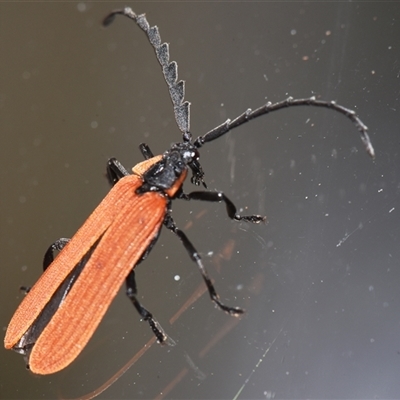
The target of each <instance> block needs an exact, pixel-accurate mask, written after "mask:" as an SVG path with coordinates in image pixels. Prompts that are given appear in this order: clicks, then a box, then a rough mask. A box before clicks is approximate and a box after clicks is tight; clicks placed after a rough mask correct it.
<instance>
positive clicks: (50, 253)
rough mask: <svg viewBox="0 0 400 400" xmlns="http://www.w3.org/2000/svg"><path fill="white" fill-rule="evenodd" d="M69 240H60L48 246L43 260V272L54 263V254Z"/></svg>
mask: <svg viewBox="0 0 400 400" xmlns="http://www.w3.org/2000/svg"><path fill="white" fill-rule="evenodd" d="M70 240H71V239H67V238H60V239H58V240H56V241H55V242H54V243H53V244H51V245H50V246H49V248H48V249H47V251H46V253H45V254H44V258H43V271H46V269H47V267H48V266H49V265H50V264H51V263H52V262H53V261H54V252H55V251H61V250H62V249H63V248H64V247H65V246H66V244H67V243H68V242H69V241H70Z"/></svg>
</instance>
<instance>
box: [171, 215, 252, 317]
mask: <svg viewBox="0 0 400 400" xmlns="http://www.w3.org/2000/svg"><path fill="white" fill-rule="evenodd" d="M164 225H165V226H166V227H167V228H168V229H169V230H171V231H172V232H173V233H175V235H176V236H178V238H179V239H180V240H181V241H182V243H183V245H184V246H185V249H186V250H187V252H188V253H189V256H190V258H191V259H192V260H193V261H194V262H195V263H196V264H197V267H198V268H199V270H200V273H201V275H202V277H203V279H204V282H205V283H206V285H207V289H208V293H209V294H210V297H211V300H212V301H213V302H214V303H215V304H216V305H217V306H218V307H219V308H220V309H221V310H223V311H225V312H226V313H228V314H230V315H233V316H235V317H237V316H239V315H240V314H243V313H244V310H242V309H241V308H238V307H229V306H226V305H225V304H223V303H221V301H220V300H219V296H218V294H217V292H216V291H215V288H214V285H213V284H212V282H211V279H210V277H209V276H208V273H207V270H206V268H205V267H204V265H203V262H202V261H201V257H200V255H199V253H198V252H197V250H196V249H195V248H194V246H193V245H192V243H190V240H189V239H188V238H187V236H186V235H185V234H184V233H183V232H182V231H181V230H180V229H179V228H177V226H176V225H175V221H174V220H173V219H172V217H171V216H170V215H167V216H166V217H165V220H164Z"/></svg>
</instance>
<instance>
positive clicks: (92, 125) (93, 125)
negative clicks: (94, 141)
mask: <svg viewBox="0 0 400 400" xmlns="http://www.w3.org/2000/svg"><path fill="white" fill-rule="evenodd" d="M98 126H99V124H98V123H97V121H92V122H91V123H90V127H91V128H93V129H96V128H97V127H98Z"/></svg>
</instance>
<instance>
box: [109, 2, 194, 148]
mask: <svg viewBox="0 0 400 400" xmlns="http://www.w3.org/2000/svg"><path fill="white" fill-rule="evenodd" d="M118 14H119V15H125V16H126V17H128V18H130V19H132V20H134V21H135V22H136V23H137V25H139V27H140V28H141V29H142V30H143V31H144V32H145V33H146V34H147V37H148V39H149V42H150V43H151V45H152V46H153V48H154V51H155V53H156V56H157V59H158V62H159V63H160V65H161V68H162V71H163V74H164V79H165V82H166V83H167V85H168V90H169V95H170V96H171V100H172V104H173V106H174V114H175V120H176V123H177V124H178V128H179V129H180V131H181V132H182V136H183V141H184V142H189V141H190V140H191V134H190V103H189V102H188V101H184V96H185V82H184V81H182V80H181V81H179V82H178V64H177V63H176V62H175V61H171V62H170V61H169V46H168V43H161V37H160V33H159V31H158V27H157V26H152V27H151V26H150V24H149V23H148V22H147V19H146V16H145V14H141V15H136V14H135V13H134V12H133V11H132V9H131V8H129V7H126V8H124V9H121V10H114V11H112V12H111V13H110V14H109V15H107V17H105V18H104V20H103V26H108V25H110V24H111V23H112V22H113V20H114V18H115V16H116V15H118Z"/></svg>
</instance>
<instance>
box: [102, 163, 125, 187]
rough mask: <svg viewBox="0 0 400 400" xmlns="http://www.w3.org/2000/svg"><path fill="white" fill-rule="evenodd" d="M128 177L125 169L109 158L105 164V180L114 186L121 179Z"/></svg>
mask: <svg viewBox="0 0 400 400" xmlns="http://www.w3.org/2000/svg"><path fill="white" fill-rule="evenodd" d="M127 175H130V173H129V172H128V171H127V170H126V168H125V167H124V166H123V165H122V164H121V163H120V162H119V161H118V160H117V159H116V158H110V159H109V160H108V162H107V179H108V181H109V182H110V185H111V186H114V185H115V184H116V183H117V182H118V181H119V180H120V179H121V178H123V177H124V176H127Z"/></svg>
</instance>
